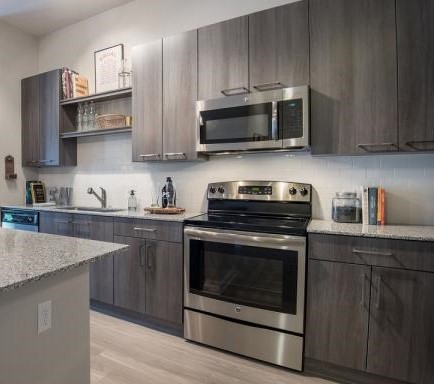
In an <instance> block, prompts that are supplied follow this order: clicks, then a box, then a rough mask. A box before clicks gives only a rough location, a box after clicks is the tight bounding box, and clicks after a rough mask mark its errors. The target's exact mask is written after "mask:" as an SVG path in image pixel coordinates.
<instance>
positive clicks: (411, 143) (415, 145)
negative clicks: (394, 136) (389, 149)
mask: <svg viewBox="0 0 434 384" xmlns="http://www.w3.org/2000/svg"><path fill="white" fill-rule="evenodd" d="M424 144H434V140H423V141H422V140H420V141H407V142H406V143H405V145H406V146H408V147H410V148H411V149H414V150H415V151H424V150H425V149H426V148H420V147H418V145H424Z"/></svg>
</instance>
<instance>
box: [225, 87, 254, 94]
mask: <svg viewBox="0 0 434 384" xmlns="http://www.w3.org/2000/svg"><path fill="white" fill-rule="evenodd" d="M222 93H223V95H225V96H234V95H243V94H245V93H250V91H249V90H248V89H247V88H246V87H238V88H231V89H223V90H222Z"/></svg>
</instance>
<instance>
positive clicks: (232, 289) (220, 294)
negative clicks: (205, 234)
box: [190, 240, 298, 315]
mask: <svg viewBox="0 0 434 384" xmlns="http://www.w3.org/2000/svg"><path fill="white" fill-rule="evenodd" d="M297 271H298V263H297V252H295V251H290V250H278V249H271V248H260V247H251V246H244V245H242V246H241V245H235V244H226V243H217V242H207V241H202V240H190V292H192V293H195V294H198V295H202V296H206V297H211V298H215V299H218V300H223V301H228V302H232V303H235V304H239V305H246V306H251V307H256V308H262V309H268V310H272V311H278V312H284V313H289V314H294V315H295V314H296V307H297Z"/></svg>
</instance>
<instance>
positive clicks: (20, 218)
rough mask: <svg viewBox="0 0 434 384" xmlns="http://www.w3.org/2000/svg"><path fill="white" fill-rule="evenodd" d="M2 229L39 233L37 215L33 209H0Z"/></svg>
mask: <svg viewBox="0 0 434 384" xmlns="http://www.w3.org/2000/svg"><path fill="white" fill-rule="evenodd" d="M1 216H2V227H3V228H9V229H19V230H21V231H31V232H39V213H38V212H37V211H36V210H34V209H23V208H2V213H1Z"/></svg>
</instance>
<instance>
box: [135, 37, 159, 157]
mask: <svg viewBox="0 0 434 384" xmlns="http://www.w3.org/2000/svg"><path fill="white" fill-rule="evenodd" d="M162 50H163V42H162V40H157V41H154V42H152V43H148V44H145V45H141V46H138V47H134V48H133V50H132V56H133V73H134V76H133V96H132V103H133V121H134V123H133V133H132V142H133V161H149V160H161V159H162V152H163V52H162Z"/></svg>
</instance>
